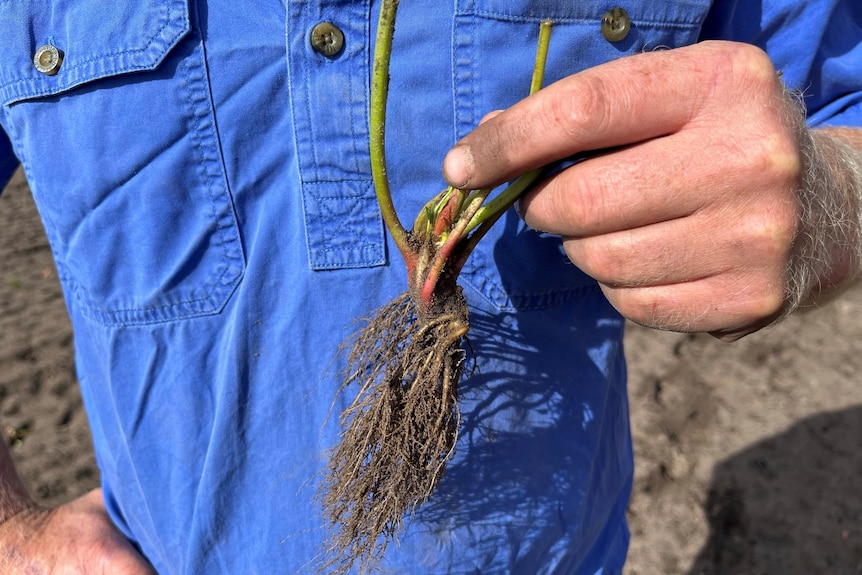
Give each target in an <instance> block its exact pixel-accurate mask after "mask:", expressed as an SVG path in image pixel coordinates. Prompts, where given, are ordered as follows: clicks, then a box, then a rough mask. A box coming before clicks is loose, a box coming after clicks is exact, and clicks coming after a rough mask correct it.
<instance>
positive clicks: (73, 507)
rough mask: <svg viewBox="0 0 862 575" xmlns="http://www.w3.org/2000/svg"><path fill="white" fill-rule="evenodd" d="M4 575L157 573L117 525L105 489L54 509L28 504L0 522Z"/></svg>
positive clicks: (125, 574)
mask: <svg viewBox="0 0 862 575" xmlns="http://www.w3.org/2000/svg"><path fill="white" fill-rule="evenodd" d="M0 573H3V574H4V575H61V574H62V575H156V573H155V571H154V570H153V568H152V567H150V566H149V564H148V563H147V562H146V560H144V558H143V557H141V555H140V554H138V553H137V551H135V549H134V548H133V547H132V546H131V544H129V542H128V541H127V540H126V539H125V537H123V535H122V534H121V533H120V532H119V531H118V530H117V529H116V527H114V525H113V524H112V523H111V520H110V519H109V518H108V513H107V511H106V510H105V503H104V500H103V499H102V492H101V490H99V489H97V490H95V491H91V492H90V493H88V494H87V495H84V496H83V497H80V498H78V499H76V500H74V501H72V502H70V503H67V504H65V505H61V506H60V507H57V508H55V509H51V510H43V509H35V508H27V509H25V510H24V511H21V512H19V513H17V514H16V515H14V516H12V517H10V518H9V519H8V520H7V521H6V522H4V523H3V524H0Z"/></svg>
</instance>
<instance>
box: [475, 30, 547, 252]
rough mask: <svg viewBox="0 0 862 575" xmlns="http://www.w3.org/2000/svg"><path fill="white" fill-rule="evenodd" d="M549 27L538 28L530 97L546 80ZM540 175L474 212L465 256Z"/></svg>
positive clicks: (515, 185)
mask: <svg viewBox="0 0 862 575" xmlns="http://www.w3.org/2000/svg"><path fill="white" fill-rule="evenodd" d="M552 26H553V22H551V21H550V20H542V23H541V25H540V26H539V44H538V46H537V48H536V62H535V63H534V64H533V78H532V81H531V82H530V95H533V94H535V93H536V92H538V91H539V90H541V89H542V84H543V82H544V80H545V67H546V64H547V62H548V47H549V46H550V44H551V27H552ZM539 174H541V169H536V170H530V171H529V172H525V173H523V174H521V176H519V177H518V178H517V179H516V180H515V181H514V182H512V184H510V185H509V186H508V187H507V188H506V189H505V190H503V191H502V192H500V193H499V194H498V195H497V196H496V197H494V199H493V200H491V201H490V202H488V203H487V204H485V205H484V206H482V207H481V208H480V209H479V210H478V211H477V212H476V215H475V216H473V219H471V220H470V223H469V225H468V226H467V230H466V233H470V232H471V231H473V230H476V232H475V233H474V234H473V236H471V238H470V241H468V242H467V244H465V248H466V249H467V251H466V253H465V255H468V254H469V253H470V251H472V249H473V247H475V245H476V244H477V243H478V242H479V240H480V239H482V236H484V235H485V234H486V233H487V232H488V229H490V227H491V226H490V225H487V226H486V225H482V224H483V223H484V222H486V221H490V222H491V224H493V223H494V222H496V221H497V220H498V219H499V218H500V216H501V215H502V214H503V212H505V211H506V210H508V209H509V208H510V207H512V205H514V203H515V202H516V201H517V199H518V198H519V197H521V196H522V195H523V194H524V192H525V191H527V189H528V188H529V187H530V186H531V185H532V184H533V182H535V181H536V179H537V178H538V177H539ZM477 228H478V229H477ZM476 236H478V237H476ZM474 238H475V239H474Z"/></svg>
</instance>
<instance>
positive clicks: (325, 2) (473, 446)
mask: <svg viewBox="0 0 862 575" xmlns="http://www.w3.org/2000/svg"><path fill="white" fill-rule="evenodd" d="M285 4H286V5H285ZM610 6H611V5H609V4H608V3H607V2H605V1H603V0H602V1H599V0H578V1H571V2H565V1H560V0H456V1H455V2H436V1H435V2H418V1H414V0H404V1H403V2H402V4H401V8H400V11H399V20H398V26H397V32H396V39H395V52H394V56H393V63H392V73H391V76H392V87H391V96H390V106H389V116H388V122H387V128H388V153H389V162H390V170H389V175H390V178H391V180H392V183H393V189H394V190H395V203H396V205H397V208H398V210H399V211H400V213H401V214H402V218H404V219H405V220H408V221H412V218H413V217H414V216H415V214H416V213H417V212H418V210H419V208H420V206H421V205H422V204H423V203H424V201H425V200H426V199H428V198H429V197H431V195H433V194H435V193H436V192H437V191H438V190H439V189H440V188H441V187H442V179H441V176H440V162H441V160H442V157H443V155H444V154H445V152H446V151H447V150H448V148H449V147H450V146H451V145H452V144H453V143H454V142H455V141H456V140H457V139H458V138H459V137H461V136H463V135H465V134H466V133H468V132H469V131H470V130H471V129H472V128H473V127H474V126H475V125H476V124H477V123H478V121H479V120H480V118H481V117H482V116H483V115H484V114H485V113H487V112H489V111H491V110H495V109H499V108H505V107H507V106H509V105H511V104H512V103H514V102H516V101H517V100H519V99H520V98H522V97H523V96H524V95H525V94H526V92H527V90H528V86H529V79H530V73H531V68H532V60H533V56H534V53H535V41H536V37H537V31H538V22H539V21H540V20H542V19H545V18H551V19H552V20H553V21H554V22H555V27H554V31H553V36H552V40H551V50H550V60H549V65H548V73H547V81H548V82H550V81H553V80H555V79H559V78H562V77H564V76H566V75H569V74H572V73H575V72H578V71H579V70H582V69H584V68H587V67H589V66H594V65H597V64H601V63H602V62H606V61H609V60H612V59H615V58H619V57H622V56H626V55H628V54H635V53H639V52H642V51H644V50H654V49H661V48H668V47H675V46H681V45H686V44H691V43H693V42H696V41H698V40H699V39H703V38H726V39H736V40H742V41H748V42H752V43H756V44H758V45H760V46H761V47H763V48H764V49H766V50H767V51H768V52H769V54H770V55H771V56H772V58H773V60H774V61H775V63H776V67H777V68H778V69H780V70H782V71H783V72H784V79H785V81H787V83H788V84H789V85H791V86H793V87H796V88H799V89H802V90H804V93H805V95H806V104H807V105H808V107H809V111H810V121H811V123H812V124H830V123H831V124H843V125H852V126H859V125H860V124H862V91H860V75H859V70H860V66H862V46H860V37H862V36H860V25H862V24H860V23H862V3H860V2H858V0H845V1H841V0H806V1H802V0H797V1H790V0H772V1H770V0H765V1H764V2H746V1H742V0H740V1H733V0H716V1H712V0H678V1H659V0H628V1H624V2H622V3H621V6H623V7H624V8H625V9H626V10H627V11H628V14H629V15H630V17H631V29H630V30H629V32H628V34H627V35H626V36H625V38H623V39H621V40H619V41H615V42H611V41H609V40H607V39H605V37H604V36H603V34H602V32H601V22H602V16H603V14H604V12H605V11H606V10H607V9H608V8H609V7H610ZM378 8H379V5H378V2H376V1H375V2H373V3H370V2H369V1H368V0H365V1H345V0H341V1H337V0H322V1H317V0H316V1H306V0H289V1H288V2H286V3H285V2H283V1H281V0H243V1H241V2H236V1H225V0H211V1H208V2H192V1H188V0H135V1H134V2H123V1H122V0H117V1H112V2H102V1H97V0H74V1H73V0H11V1H9V0H7V1H5V2H4V1H0V104H2V107H0V125H2V131H0V182H5V181H6V179H7V177H8V176H9V174H11V171H12V170H13V169H14V167H15V166H16V165H17V164H18V162H19V161H20V162H21V163H22V164H23V166H24V169H25V171H26V175H27V178H28V180H29V182H30V186H31V189H32V191H33V194H34V197H35V198H36V201H37V204H38V207H39V210H40V213H41V215H42V218H43V219H44V222H45V227H46V230H47V234H48V237H49V239H50V241H51V245H52V247H53V250H54V254H55V258H56V261H57V268H58V270H59V275H60V278H61V280H62V284H63V289H64V290H65V296H66V300H67V302H68V308H69V313H70V315H71V318H72V322H73V325H74V328H75V347H76V360H77V367H78V373H79V377H80V382H81V388H82V391H83V395H84V399H85V402H86V406H87V409H88V413H89V417H90V422H91V426H92V431H93V440H94V443H95V448H96V454H97V458H98V462H99V466H100V469H101V473H102V482H103V486H104V492H105V497H106V502H107V506H108V510H109V512H110V515H111V518H112V519H113V520H114V521H115V522H116V524H117V526H118V527H119V528H120V529H121V530H122V531H123V533H125V534H126V535H127V536H128V537H129V539H130V540H131V541H132V542H133V543H134V544H135V545H136V546H137V547H138V548H139V549H140V550H141V552H142V553H143V554H144V555H145V556H146V557H147V558H148V559H149V560H150V561H151V562H152V564H153V565H154V566H155V567H156V569H157V570H158V572H159V573H162V574H172V575H179V574H188V575H192V574H195V575H198V574H207V575H215V574H231V575H235V574H243V575H252V574H256V573H259V574H267V575H269V574H272V573H286V574H294V573H310V572H314V570H315V569H316V568H317V567H318V565H319V562H320V553H321V549H322V541H323V537H324V535H325V530H324V527H323V521H322V519H321V515H320V509H319V506H318V504H317V503H316V501H315V493H316V490H317V487H318V485H319V483H320V479H321V474H322V473H323V470H324V468H325V465H326V458H325V451H326V450H327V449H328V448H330V447H331V446H333V445H334V444H335V442H336V441H337V438H338V432H339V426H338V417H337V415H338V413H339V412H340V411H341V409H343V408H344V407H345V405H347V404H348V403H349V401H350V397H349V394H346V395H341V396H339V395H338V394H337V389H338V386H339V379H338V374H339V372H340V371H341V370H342V369H343V366H344V359H345V358H344V356H343V355H339V353H338V352H339V346H340V344H341V342H342V341H344V340H345V338H346V337H348V336H349V335H350V334H351V333H352V332H353V331H355V330H356V329H357V327H358V324H357V323H356V320H357V318H365V317H368V316H369V315H370V314H371V313H372V310H374V309H375V308H377V307H379V306H381V305H382V304H383V303H384V302H386V301H387V300H389V299H390V298H392V297H393V296H395V295H396V294H398V293H399V292H401V291H402V290H403V289H404V287H405V283H406V279H405V272H404V269H403V265H402V263H401V261H400V259H399V256H398V254H397V251H396V250H395V249H394V248H393V246H392V245H391V243H389V241H388V238H387V237H386V234H385V233H384V229H383V226H382V223H381V220H380V216H379V213H378V209H377V206H376V203H375V200H374V195H373V190H372V185H371V174H370V166H369V154H368V130H369V129H368V92H369V76H370V60H371V46H372V43H373V40H372V39H373V37H374V31H375V28H376V25H375V22H376V14H377V11H378ZM323 21H330V22H332V23H334V24H335V25H336V26H337V27H338V28H339V29H340V30H341V31H343V33H344V46H343V47H342V48H341V50H340V51H339V52H337V53H336V54H334V55H331V56H326V55H323V54H321V53H318V52H317V51H315V50H314V49H313V47H312V45H311V43H310V37H311V31H312V30H313V28H314V27H315V26H316V25H317V24H318V23H320V22H323ZM44 45H47V46H54V47H56V48H57V49H58V50H60V51H61V52H62V55H63V61H62V62H61V63H60V65H59V68H58V69H56V70H54V71H56V73H55V74H53V75H48V74H45V73H42V72H40V71H38V70H37V69H36V68H34V64H33V56H34V54H35V53H36V51H37V49H38V48H39V47H40V46H44ZM462 285H463V286H464V292H465V295H466V297H467V299H468V301H469V304H470V308H471V313H472V317H471V321H472V331H471V333H470V342H471V346H472V350H473V352H474V353H475V355H476V362H477V366H476V371H475V373H474V374H473V375H472V376H471V377H470V378H469V380H468V381H466V383H465V384H464V385H463V388H462V402H461V416H462V421H461V436H460V440H459V442H458V445H457V452H456V454H455V457H454V459H453V460H452V461H451V463H450V465H449V467H448V470H447V473H446V475H445V477H444V479H443V481H442V483H441V484H440V486H439V488H438V489H437V490H436V492H435V493H434V494H433V495H432V496H431V498H430V500H429V501H428V502H427V503H425V504H424V505H422V506H420V507H419V508H418V509H417V511H416V514H415V516H413V517H412V518H410V519H409V521H408V524H409V525H408V528H407V529H406V531H405V532H404V533H402V534H401V536H400V540H399V542H398V544H397V545H391V546H390V548H389V551H388V553H387V555H386V558H385V560H384V561H383V563H382V565H381V569H382V570H383V572H385V573H400V574H404V573H412V574H444V573H445V574H483V575H486V574H504V573H514V574H529V575H535V574H551V573H554V574H572V573H579V574H596V573H603V574H612V573H619V572H620V571H621V569H622V565H623V561H624V557H625V553H626V547H627V541H628V532H627V528H626V524H625V509H626V504H627V501H628V497H629V492H630V488H631V478H632V454H631V444H630V437H629V424H628V407H627V403H626V390H625V367H624V360H623V353H622V345H621V337H622V330H623V321H622V319H621V318H620V317H619V315H618V314H617V313H616V312H615V311H614V310H613V309H612V308H611V306H610V305H609V304H608V303H607V302H606V300H605V299H604V298H603V297H602V295H601V292H600V290H599V289H598V287H597V285H596V284H595V282H594V281H593V280H591V279H590V278H588V277H587V276H585V275H584V274H582V273H581V272H580V271H579V270H578V269H576V268H575V267H574V266H572V265H571V264H570V263H569V262H568V261H567V259H566V258H565V256H564V254H563V252H562V250H561V247H560V242H559V239H558V238H555V237H552V236H548V235H545V234H540V233H537V232H534V231H531V230H529V229H527V228H526V227H525V225H524V224H523V223H522V222H521V221H520V220H519V219H518V217H517V216H516V215H515V214H514V213H509V214H507V215H506V216H505V217H504V218H503V219H502V221H501V222H499V223H498V225H497V226H496V228H495V229H494V231H493V232H492V233H491V234H490V235H489V237H487V238H486V239H485V240H484V241H483V242H482V243H481V244H480V247H479V248H478V249H477V251H476V253H475V255H474V256H473V257H472V258H471V259H470V261H469V263H468V265H467V267H466V269H465V272H464V274H463V278H462Z"/></svg>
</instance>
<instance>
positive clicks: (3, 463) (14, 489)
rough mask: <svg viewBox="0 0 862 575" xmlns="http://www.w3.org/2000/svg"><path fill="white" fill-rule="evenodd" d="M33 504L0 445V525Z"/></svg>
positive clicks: (5, 450)
mask: <svg viewBox="0 0 862 575" xmlns="http://www.w3.org/2000/svg"><path fill="white" fill-rule="evenodd" d="M34 506H35V503H34V502H33V499H32V498H31V497H30V494H29V493H28V492H27V489H26V488H25V487H24V483H23V482H22V481H21V478H20V477H19V476H18V472H17V471H16V470H15V462H14V461H12V455H11V454H10V453H9V449H8V448H7V447H6V445H5V444H2V445H0V525H2V524H3V523H5V522H6V521H7V520H8V519H9V518H10V517H13V516H15V515H17V514H18V513H20V512H21V511H23V510H25V509H28V508H31V507H34Z"/></svg>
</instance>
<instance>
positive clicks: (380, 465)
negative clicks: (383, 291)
mask: <svg viewBox="0 0 862 575" xmlns="http://www.w3.org/2000/svg"><path fill="white" fill-rule="evenodd" d="M447 287H448V286H447ZM441 292H442V294H441ZM468 328H469V323H468V316H467V306H466V303H465V301H464V298H463V296H462V295H461V293H460V288H458V287H457V286H455V285H454V282H453V285H451V288H449V289H444V290H438V292H437V293H436V294H435V296H434V300H433V302H432V305H430V306H427V309H423V310H420V309H419V306H418V305H417V303H416V300H415V299H414V297H413V296H411V294H410V293H409V292H407V293H404V294H403V295H401V296H400V297H399V298H397V299H396V300H394V301H392V302H391V303H389V304H388V305H386V306H385V307H383V308H382V309H380V310H379V311H378V313H377V315H376V316H375V317H374V319H372V320H371V321H370V322H369V323H368V325H367V326H366V327H365V328H364V329H363V330H362V331H361V332H360V333H359V334H358V335H357V336H356V338H355V340H354V342H353V347H352V349H351V352H350V356H349V357H348V370H347V377H346V378H345V381H344V383H343V385H342V391H344V390H345V388H346V387H348V386H353V385H358V386H359V390H358V393H357V395H356V398H355V399H354V401H353V403H352V404H351V405H350V406H349V407H348V408H347V409H345V411H344V412H343V413H342V415H341V419H340V421H341V424H342V428H343V432H342V435H341V442H340V444H339V445H338V446H337V447H335V448H334V449H333V450H332V452H331V453H330V460H329V469H328V475H327V477H326V479H325V481H324V485H323V491H322V494H321V500H322V503H323V506H324V513H325V519H326V521H327V523H328V525H329V527H330V528H331V529H332V533H331V535H330V537H329V541H328V549H327V553H328V556H329V559H328V560H327V563H326V564H325V565H324V568H325V570H326V572H327V573H339V574H341V573H345V572H346V571H348V570H349V569H350V568H351V566H352V565H353V564H354V563H357V564H358V566H359V569H360V571H361V572H363V573H367V572H369V571H371V570H372V569H373V568H374V566H375V565H376V564H377V562H378V561H379V560H380V559H381V558H382V556H383V554H384V551H385V549H386V546H387V544H388V543H389V542H390V541H391V540H393V539H394V538H395V537H396V535H397V532H398V531H399V529H400V528H401V527H402V526H403V522H404V518H405V515H406V514H407V513H408V512H412V511H413V509H415V507H416V506H417V505H419V504H420V503H422V502H424V501H425V500H426V499H427V498H428V496H429V495H430V494H431V492H432V491H433V490H434V488H435V487H436V486H437V483H438V482H439V481H440V478H441V476H442V475H443V471H444V469H445V467H446V463H447V462H448V460H449V459H450V457H451V456H452V453H453V450H454V447H455V442H456V440H457V437H458V426H459V412H458V403H457V398H458V385H459V381H460V379H461V376H462V374H463V371H464V364H465V360H466V354H465V352H464V350H463V349H462V346H461V343H462V341H463V339H464V336H465V335H466V333H467V330H468Z"/></svg>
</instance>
